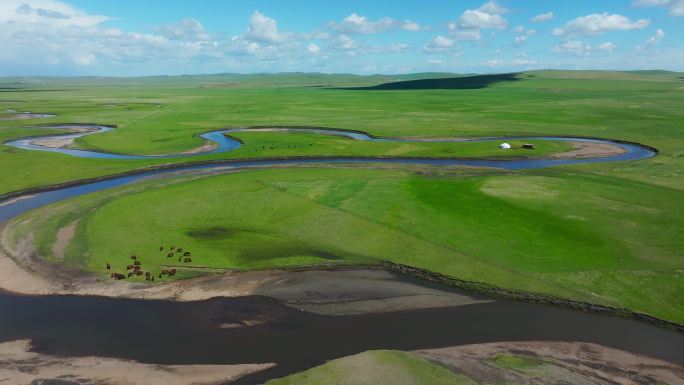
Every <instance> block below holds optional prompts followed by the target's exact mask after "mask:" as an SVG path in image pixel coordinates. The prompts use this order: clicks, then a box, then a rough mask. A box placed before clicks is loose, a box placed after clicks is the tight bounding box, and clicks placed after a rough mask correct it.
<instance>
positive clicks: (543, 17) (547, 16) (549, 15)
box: [530, 12, 554, 23]
mask: <svg viewBox="0 0 684 385" xmlns="http://www.w3.org/2000/svg"><path fill="white" fill-rule="evenodd" d="M553 18H554V14H553V12H546V13H540V14H539V15H537V16H535V17H533V18H532V19H530V21H531V22H533V23H543V22H545V21H549V20H553Z"/></svg>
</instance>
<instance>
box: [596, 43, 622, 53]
mask: <svg viewBox="0 0 684 385" xmlns="http://www.w3.org/2000/svg"><path fill="white" fill-rule="evenodd" d="M596 48H598V49H600V50H601V51H606V52H613V51H614V50H615V48H617V46H616V45H615V44H613V43H611V42H609V41H607V42H605V43H601V44H599V45H598V46H597V47H596Z"/></svg>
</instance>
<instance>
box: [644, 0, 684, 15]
mask: <svg viewBox="0 0 684 385" xmlns="http://www.w3.org/2000/svg"><path fill="white" fill-rule="evenodd" d="M632 4H633V5H635V6H641V7H665V8H668V9H669V10H670V12H669V13H670V15H672V16H684V0H635V1H634V2H632Z"/></svg>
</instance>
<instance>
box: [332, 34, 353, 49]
mask: <svg viewBox="0 0 684 385" xmlns="http://www.w3.org/2000/svg"><path fill="white" fill-rule="evenodd" d="M335 45H336V47H338V48H342V49H354V48H356V42H355V41H354V39H352V38H351V37H349V36H347V35H340V36H338V37H337V39H336V41H335Z"/></svg>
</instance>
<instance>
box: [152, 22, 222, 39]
mask: <svg viewBox="0 0 684 385" xmlns="http://www.w3.org/2000/svg"><path fill="white" fill-rule="evenodd" d="M157 30H158V31H159V33H160V34H161V35H162V36H164V37H166V38H168V39H172V40H209V34H208V33H207V31H206V30H205V29H204V26H202V23H200V22H199V21H197V20H195V19H183V20H181V21H179V22H178V23H173V24H167V25H163V26H160V27H157Z"/></svg>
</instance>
